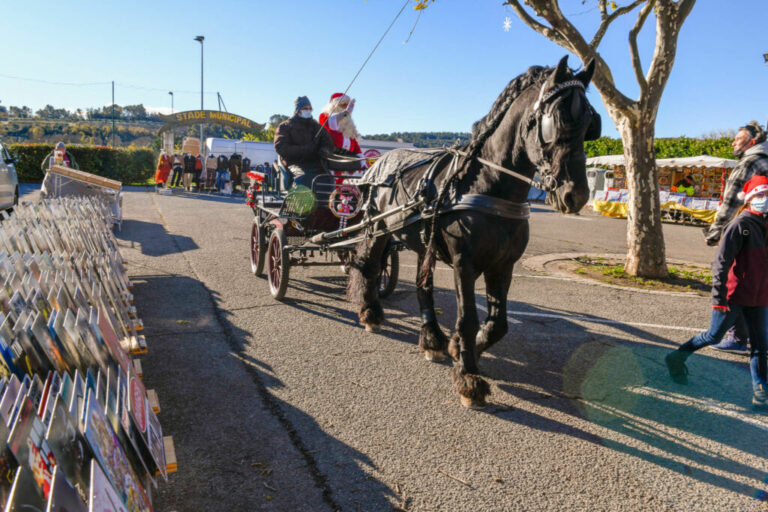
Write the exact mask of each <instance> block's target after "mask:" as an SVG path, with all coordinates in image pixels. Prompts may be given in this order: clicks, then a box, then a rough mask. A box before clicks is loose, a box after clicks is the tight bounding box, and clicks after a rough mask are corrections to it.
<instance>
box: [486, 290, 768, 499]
mask: <svg viewBox="0 0 768 512" xmlns="http://www.w3.org/2000/svg"><path fill="white" fill-rule="evenodd" d="M509 309H510V310H518V311H525V312H529V313H531V314H532V315H536V316H517V317H516V318H517V319H518V320H520V321H521V323H519V324H513V325H511V326H510V332H509V333H508V334H507V336H506V337H505V339H504V340H502V341H500V342H499V343H498V344H497V345H495V346H494V347H492V349H491V350H490V351H489V354H486V355H484V356H483V357H482V359H481V361H480V366H481V371H482V372H483V374H484V375H486V376H488V377H489V378H491V379H495V380H497V381H499V384H498V389H499V390H501V391H503V392H504V393H507V394H509V395H511V396H513V397H515V399H516V400H520V401H524V402H530V403H535V404H536V405H537V406H540V407H543V408H546V409H551V410H552V411H553V412H558V413H566V414H568V415H571V416H573V417H574V418H577V419H578V420H582V419H583V420H586V421H587V422H589V423H591V424H594V425H596V426H599V427H600V428H588V427H586V426H584V425H583V422H582V421H575V422H574V424H570V423H569V424H563V423H561V422H560V421H557V420H554V419H551V418H547V417H545V416H544V415H539V414H536V413H533V412H531V411H530V410H526V411H524V410H522V408H521V409H516V410H515V411H514V412H508V413H505V414H504V415H503V416H500V417H503V418H504V419H506V420H508V421H513V422H517V423H521V424H525V425H527V426H529V427H531V428H537V429H541V430H546V431H557V432H560V433H563V434H567V435H572V436H575V437H578V438H581V439H586V440H592V441H595V440H599V443H600V444H602V445H603V446H606V447H608V448H610V449H612V450H616V451H618V452H622V453H626V454H629V455H631V456H633V457H637V458H640V459H642V460H645V461H648V462H651V463H653V464H656V465H659V466H661V467H664V468H667V469H669V470H672V471H675V472H678V473H680V474H683V475H686V476H687V477H689V478H693V479H695V480H698V481H701V482H704V483H707V484H710V485H715V486H718V487H721V488H724V489H727V490H730V491H733V492H736V493H739V494H741V495H746V496H764V494H761V493H765V490H766V489H765V488H758V487H756V486H755V485H752V484H747V483H744V482H743V481H740V480H743V479H744V477H746V478H747V479H749V480H750V481H752V482H755V483H756V482H760V481H762V480H763V479H764V478H765V477H766V472H765V467H764V461H765V458H766V456H768V417H766V416H761V415H759V414H755V413H754V412H753V411H752V409H751V406H750V399H751V380H750V377H749V371H748V368H747V365H746V364H745V363H746V359H745V360H744V362H732V361H728V360H722V359H718V358H714V357H711V356H709V355H708V354H707V352H706V351H702V352H700V353H697V354H695V355H694V356H692V357H691V358H690V359H689V362H688V366H689V368H690V372H691V374H690V376H689V380H690V385H688V386H681V385H678V384H675V383H674V382H672V381H671V379H670V378H669V376H668V374H667V369H666V366H665V364H664V359H663V358H664V356H665V355H666V354H667V353H668V352H669V350H670V348H673V347H676V346H677V344H676V343H671V342H669V341H668V340H667V339H665V338H662V337H660V336H658V335H656V334H654V333H651V332H648V331H645V330H643V329H640V328H637V327H633V326H628V325H619V324H612V323H611V320H609V319H606V318H600V317H598V316H589V315H574V316H579V317H580V318H583V319H584V320H585V321H587V322H589V321H593V322H597V323H599V324H601V331H593V330H591V329H590V328H589V327H586V326H584V325H582V324H581V323H577V322H576V321H574V320H570V319H563V318H553V316H555V315H557V314H570V313H569V312H567V311H566V312H563V311H553V310H549V309H542V308H537V307H533V306H529V305H527V304H520V303H511V304H510V305H509ZM539 315H540V316H539ZM547 315H552V316H550V317H548V316H547ZM607 325H610V327H612V328H614V329H611V330H606V329H605V328H604V327H602V326H607ZM534 326H535V328H532V327H534ZM616 331H618V332H616ZM691 334H693V333H691ZM659 344H662V345H666V346H668V347H669V348H666V347H664V346H659ZM525 409H528V408H527V407H525ZM491 412H493V411H492V410H491ZM602 428H605V429H609V430H610V431H612V432H613V434H608V435H601V434H600V432H601V429H602ZM587 430H588V431H587ZM758 486H759V484H758ZM763 487H764V486H763Z"/></svg>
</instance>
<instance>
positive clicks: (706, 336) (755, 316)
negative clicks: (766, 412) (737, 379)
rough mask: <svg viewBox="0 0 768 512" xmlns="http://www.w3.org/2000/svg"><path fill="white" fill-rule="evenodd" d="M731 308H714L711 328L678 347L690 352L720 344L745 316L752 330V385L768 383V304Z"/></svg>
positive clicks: (750, 343) (750, 331)
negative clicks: (767, 360) (741, 317)
mask: <svg viewBox="0 0 768 512" xmlns="http://www.w3.org/2000/svg"><path fill="white" fill-rule="evenodd" d="M728 306H729V308H730V311H727V312H725V313H723V312H720V311H717V310H715V309H713V310H712V318H711V319H710V322H709V329H708V330H707V331H706V332H703V333H701V334H697V335H696V336H694V337H693V338H691V339H690V340H688V341H686V342H685V343H683V344H682V345H681V346H680V348H679V349H678V350H679V351H680V352H684V353H686V355H690V354H692V353H693V352H695V351H697V350H698V349H700V348H702V347H706V346H707V345H714V344H715V343H718V342H719V341H720V340H721V339H723V336H724V335H725V332H726V331H727V330H728V329H730V328H731V327H733V326H734V325H735V324H736V322H737V321H738V320H739V317H740V316H742V315H743V319H744V320H745V321H746V325H747V331H748V332H749V348H750V357H749V371H750V373H751V374H752V386H757V385H758V384H763V385H766V384H768V365H767V363H766V357H767V355H768V331H766V330H767V329H768V307H766V306H740V305H738V304H729V305H728Z"/></svg>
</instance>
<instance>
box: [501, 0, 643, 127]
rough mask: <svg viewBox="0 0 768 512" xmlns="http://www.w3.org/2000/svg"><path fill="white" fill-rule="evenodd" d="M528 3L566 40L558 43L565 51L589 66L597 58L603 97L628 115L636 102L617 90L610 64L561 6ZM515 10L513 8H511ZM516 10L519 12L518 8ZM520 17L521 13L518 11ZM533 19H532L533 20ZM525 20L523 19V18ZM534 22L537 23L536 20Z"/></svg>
mask: <svg viewBox="0 0 768 512" xmlns="http://www.w3.org/2000/svg"><path fill="white" fill-rule="evenodd" d="M643 1H647V0H643ZM511 2H514V3H516V4H518V5H517V7H518V8H520V10H521V11H523V12H524V13H525V15H526V16H527V17H528V18H531V16H530V15H529V14H528V12H527V11H525V10H524V9H523V8H522V7H521V6H520V4H519V3H518V2H517V0H509V2H508V3H509V4H510V5H511ZM525 3H526V4H527V5H529V6H530V7H531V8H532V9H533V10H534V12H535V13H536V15H537V16H539V17H541V18H544V19H545V20H546V21H548V22H549V24H550V25H551V30H553V31H554V32H556V33H557V34H558V36H559V37H560V38H561V39H562V40H563V41H564V42H560V41H557V40H555V42H556V43H557V44H559V45H560V46H562V47H563V48H565V49H566V50H568V51H570V52H572V53H574V54H576V55H577V56H578V57H579V59H581V61H582V62H584V63H587V62H589V61H590V60H591V59H595V63H596V67H595V74H594V78H593V80H594V82H595V86H597V88H598V89H599V90H600V92H601V93H602V94H603V98H604V99H605V100H606V101H607V102H610V103H611V106H612V107H614V108H616V109H619V110H621V111H623V112H625V113H626V114H627V115H630V114H629V113H630V112H631V111H632V106H633V105H634V102H633V101H632V100H631V99H630V98H627V97H626V96H624V95H623V94H622V93H621V92H620V91H619V90H618V89H616V85H615V83H614V81H613V76H612V75H611V70H610V68H609V67H608V64H606V63H605V61H604V60H603V58H602V57H601V56H600V54H599V53H597V51H595V49H594V48H592V47H590V46H589V44H587V42H586V41H585V40H584V37H582V35H581V33H580V32H579V31H578V29H577V28H576V27H574V26H573V24H572V23H571V22H570V21H568V19H567V18H566V17H565V16H564V15H563V13H562V12H561V11H560V6H559V5H558V3H557V1H556V0H525ZM512 7H513V8H514V6H512ZM515 10H516V11H517V9H515ZM518 15H520V14H519V12H518ZM531 19H532V18H531ZM523 20H524V18H523ZM534 21H535V20H534Z"/></svg>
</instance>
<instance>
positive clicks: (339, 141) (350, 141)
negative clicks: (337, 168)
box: [318, 92, 367, 184]
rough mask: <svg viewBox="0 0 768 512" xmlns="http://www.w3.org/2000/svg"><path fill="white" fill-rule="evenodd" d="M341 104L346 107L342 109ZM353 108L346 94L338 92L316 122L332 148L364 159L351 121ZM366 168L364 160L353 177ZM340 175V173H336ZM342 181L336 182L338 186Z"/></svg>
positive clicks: (352, 103) (355, 129)
mask: <svg viewBox="0 0 768 512" xmlns="http://www.w3.org/2000/svg"><path fill="white" fill-rule="evenodd" d="M342 103H346V104H347V105H348V106H347V107H346V108H342V106H341V105H342ZM354 106H355V100H352V99H350V97H349V96H347V95H346V94H342V93H340V92H337V93H334V94H332V95H331V101H330V102H329V103H328V104H327V105H326V106H325V107H324V108H323V111H322V112H321V113H320V116H319V117H318V122H319V123H320V124H321V125H322V126H323V127H324V128H325V129H326V130H327V131H328V133H329V134H330V136H331V140H333V144H334V146H336V147H337V148H341V149H344V150H346V151H349V152H350V153H354V154H355V155H357V156H358V157H360V158H364V155H363V150H362V149H360V144H359V143H358V142H357V137H358V136H359V135H358V133H357V128H356V127H355V124H354V122H353V121H352V116H351V115H352V109H353V108H354ZM365 168H367V164H366V163H365V160H363V162H362V163H361V171H359V172H357V173H354V174H353V176H355V175H357V176H358V177H359V176H361V175H362V172H363V170H364V169H365ZM336 174H341V173H336ZM341 181H342V180H341V179H339V180H337V182H338V183H339V184H340V182H341Z"/></svg>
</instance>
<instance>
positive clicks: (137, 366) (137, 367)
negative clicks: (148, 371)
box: [132, 359, 144, 379]
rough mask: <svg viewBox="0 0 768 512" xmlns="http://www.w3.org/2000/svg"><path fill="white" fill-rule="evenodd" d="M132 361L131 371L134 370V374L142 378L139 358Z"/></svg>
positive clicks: (142, 372) (142, 373) (142, 371)
mask: <svg viewBox="0 0 768 512" xmlns="http://www.w3.org/2000/svg"><path fill="white" fill-rule="evenodd" d="M132 362H133V371H134V372H136V375H138V376H139V378H140V379H143V378H144V370H143V369H142V367H141V360H139V359H134V360H133V361H132Z"/></svg>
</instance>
